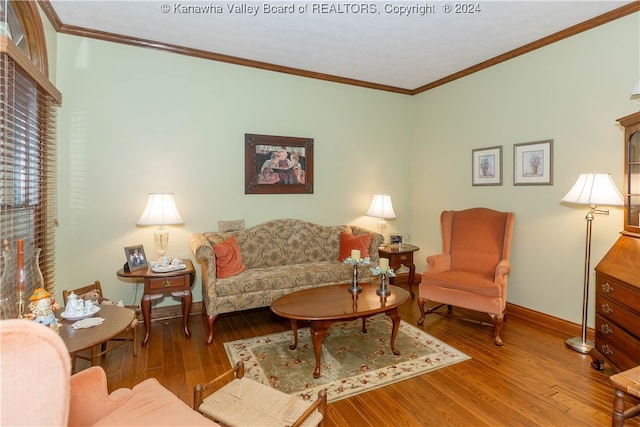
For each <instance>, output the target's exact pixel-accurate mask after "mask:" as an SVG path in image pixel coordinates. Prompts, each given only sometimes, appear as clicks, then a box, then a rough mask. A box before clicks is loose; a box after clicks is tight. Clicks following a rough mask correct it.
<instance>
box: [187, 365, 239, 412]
mask: <svg viewBox="0 0 640 427" xmlns="http://www.w3.org/2000/svg"><path fill="white" fill-rule="evenodd" d="M231 374H234V375H233V376H232V375H231ZM242 377H244V363H243V362H242V360H240V361H238V363H236V366H235V367H233V368H231V369H229V370H228V371H227V372H225V373H223V374H221V375H219V376H217V377H216V378H214V379H212V380H211V381H209V382H208V383H205V384H204V385H202V384H196V386H195V387H194V388H193V409H194V410H196V411H198V409H199V408H200V405H202V401H203V400H204V399H205V397H207V396H209V395H210V394H211V393H213V392H214V391H215V390H217V389H219V388H220V387H222V386H223V385H224V384H226V383H228V382H229V381H230V380H232V379H234V378H237V379H240V378H242Z"/></svg>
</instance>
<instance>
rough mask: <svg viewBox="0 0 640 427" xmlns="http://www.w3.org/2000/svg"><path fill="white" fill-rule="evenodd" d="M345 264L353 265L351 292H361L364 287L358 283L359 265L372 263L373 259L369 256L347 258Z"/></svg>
mask: <svg viewBox="0 0 640 427" xmlns="http://www.w3.org/2000/svg"><path fill="white" fill-rule="evenodd" d="M344 263H345V264H348V265H351V266H353V278H352V279H351V286H349V288H348V289H349V292H352V293H354V294H355V293H359V292H362V288H361V287H360V285H358V266H359V265H369V264H370V263H371V259H370V258H369V257H366V258H358V259H356V258H351V257H349V258H345V260H344Z"/></svg>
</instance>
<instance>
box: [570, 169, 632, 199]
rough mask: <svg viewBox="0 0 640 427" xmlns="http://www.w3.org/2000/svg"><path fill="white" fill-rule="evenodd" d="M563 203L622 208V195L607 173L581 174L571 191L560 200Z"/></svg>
mask: <svg viewBox="0 0 640 427" xmlns="http://www.w3.org/2000/svg"><path fill="white" fill-rule="evenodd" d="M562 201H563V202H566V203H575V204H578V205H590V206H594V207H595V206H622V204H623V199H622V194H620V192H619V191H618V189H617V188H616V185H615V184H614V183H613V179H612V178H611V175H610V174H608V173H583V174H580V176H579V177H578V180H577V181H576V183H575V184H573V187H571V190H569V192H568V193H567V194H565V196H564V197H563V198H562Z"/></svg>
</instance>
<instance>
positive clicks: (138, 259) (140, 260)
mask: <svg viewBox="0 0 640 427" xmlns="http://www.w3.org/2000/svg"><path fill="white" fill-rule="evenodd" d="M124 254H125V256H126V257H127V266H128V267H129V271H136V270H144V269H146V268H148V266H147V256H146V255H145V254H144V248H143V247H142V245H135V246H127V247H125V248H124Z"/></svg>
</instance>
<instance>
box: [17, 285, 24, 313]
mask: <svg viewBox="0 0 640 427" xmlns="http://www.w3.org/2000/svg"><path fill="white" fill-rule="evenodd" d="M24 304H25V301H24V290H19V291H18V319H22V318H23V317H24Z"/></svg>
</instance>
